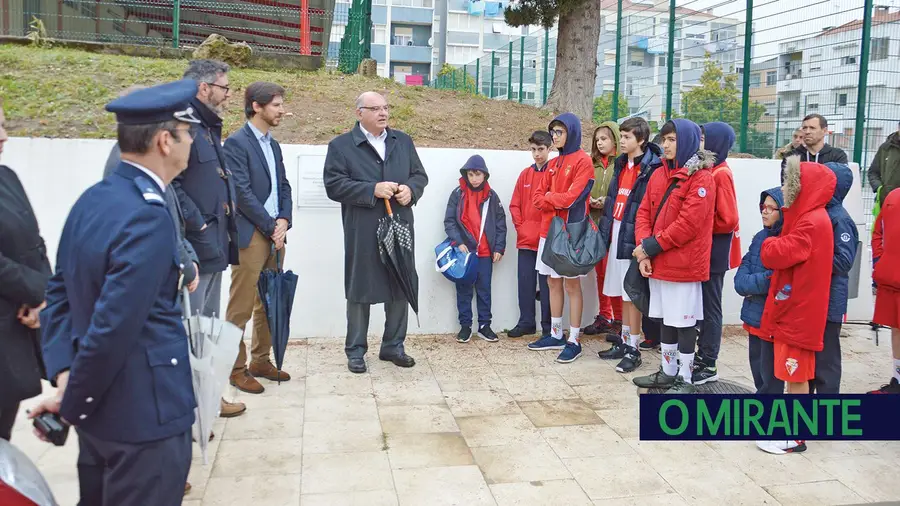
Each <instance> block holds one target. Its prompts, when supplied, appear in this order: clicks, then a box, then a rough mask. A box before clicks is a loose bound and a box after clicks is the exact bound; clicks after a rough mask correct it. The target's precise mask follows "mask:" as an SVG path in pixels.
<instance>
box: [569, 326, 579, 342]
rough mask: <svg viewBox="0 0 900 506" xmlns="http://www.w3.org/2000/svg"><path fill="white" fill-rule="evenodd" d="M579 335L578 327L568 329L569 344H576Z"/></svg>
mask: <svg viewBox="0 0 900 506" xmlns="http://www.w3.org/2000/svg"><path fill="white" fill-rule="evenodd" d="M580 333H581V329H580V328H578V327H569V342H570V343H573V344H578V334H580Z"/></svg>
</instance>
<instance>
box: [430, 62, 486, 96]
mask: <svg viewBox="0 0 900 506" xmlns="http://www.w3.org/2000/svg"><path fill="white" fill-rule="evenodd" d="M435 87H436V88H439V89H442V90H448V89H449V90H456V91H465V92H466V93H473V94H474V93H477V92H478V85H477V84H476V83H475V77H473V76H472V75H471V74H469V73H467V72H463V68H462V67H454V66H453V65H450V64H449V63H445V64H444V66H443V67H441V70H440V72H438V74H437V86H435Z"/></svg>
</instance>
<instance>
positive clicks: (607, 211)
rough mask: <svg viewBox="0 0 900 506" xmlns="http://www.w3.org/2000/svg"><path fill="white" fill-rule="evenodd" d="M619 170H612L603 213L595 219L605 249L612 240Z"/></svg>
mask: <svg viewBox="0 0 900 506" xmlns="http://www.w3.org/2000/svg"><path fill="white" fill-rule="evenodd" d="M618 181H619V170H616V171H615V172H613V178H612V181H611V182H610V183H609V188H607V190H606V204H605V205H604V206H603V214H601V215H600V219H599V220H598V221H597V229H598V230H599V231H600V237H601V238H602V239H603V243H604V244H606V250H607V251H609V247H610V242H612V222H613V210H614V208H615V207H616V195H615V194H616V193H618V192H619V183H618Z"/></svg>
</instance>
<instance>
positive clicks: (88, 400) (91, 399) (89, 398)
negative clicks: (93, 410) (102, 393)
mask: <svg viewBox="0 0 900 506" xmlns="http://www.w3.org/2000/svg"><path fill="white" fill-rule="evenodd" d="M84 402H86V403H88V404H90V403H92V402H94V398H93V397H88V398H87V399H85V400H84Z"/></svg>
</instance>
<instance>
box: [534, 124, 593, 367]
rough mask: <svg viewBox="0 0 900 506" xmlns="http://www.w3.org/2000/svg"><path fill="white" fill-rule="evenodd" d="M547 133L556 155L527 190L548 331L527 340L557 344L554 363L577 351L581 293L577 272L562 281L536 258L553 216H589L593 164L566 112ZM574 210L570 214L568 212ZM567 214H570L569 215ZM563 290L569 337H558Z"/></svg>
mask: <svg viewBox="0 0 900 506" xmlns="http://www.w3.org/2000/svg"><path fill="white" fill-rule="evenodd" d="M550 135H551V136H552V137H553V144H554V146H555V147H556V148H557V150H559V156H557V157H556V158H554V159H553V160H551V161H550V164H549V166H548V168H547V172H546V173H545V174H544V177H543V178H542V179H541V182H540V184H539V185H538V187H537V189H536V190H535V192H534V195H533V197H532V198H533V202H534V206H535V207H537V208H538V209H540V210H541V213H542V219H541V239H540V241H539V243H538V254H537V257H538V258H537V263H536V266H535V269H536V270H537V271H538V274H545V275H547V276H549V279H548V285H549V286H550V316H551V318H550V335H549V336H543V337H541V338H540V339H538V340H537V341H535V342H533V343H531V344H529V345H528V348H529V349H531V350H559V349H561V350H562V352H561V353H560V354H559V356H558V357H556V361H557V362H560V363H568V362H572V361H574V360H575V359H577V358H578V357H580V356H581V344H580V343H579V341H578V335H579V333H580V332H581V313H582V311H583V309H584V298H583V297H582V293H581V280H580V278H582V277H584V276H580V277H577V278H566V279H565V281H563V278H562V276H560V275H559V274H558V273H557V272H556V271H554V270H553V269H551V268H550V266H548V265H547V264H545V263H544V262H542V261H541V254H542V253H543V250H544V243H545V242H546V239H547V231H548V230H549V229H550V222H551V221H552V220H553V217H554V216H559V217H560V218H562V219H563V220H565V221H566V222H570V221H571V222H577V221H578V220H589V219H590V215H589V214H588V212H589V209H588V202H589V198H590V193H589V191H590V186H591V185H592V184H593V182H594V164H593V163H591V157H590V155H588V154H587V153H585V152H584V151H583V150H582V149H581V121H580V120H579V119H578V117H577V116H575V115H574V114H572V113H569V112H567V113H564V114H562V115H560V116H558V117H557V118H556V119H554V120H553V121H552V122H550ZM572 213H575V214H572ZM570 215H571V216H570ZM566 294H568V295H569V325H570V327H569V339H568V341H566V340H563V332H562V312H563V306H564V304H565V295H566Z"/></svg>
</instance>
